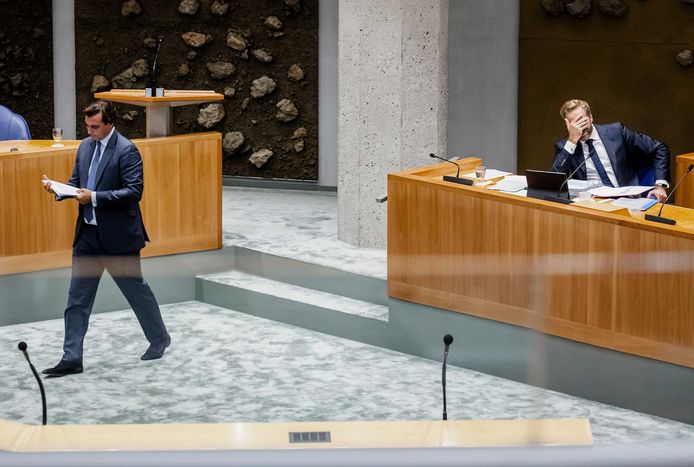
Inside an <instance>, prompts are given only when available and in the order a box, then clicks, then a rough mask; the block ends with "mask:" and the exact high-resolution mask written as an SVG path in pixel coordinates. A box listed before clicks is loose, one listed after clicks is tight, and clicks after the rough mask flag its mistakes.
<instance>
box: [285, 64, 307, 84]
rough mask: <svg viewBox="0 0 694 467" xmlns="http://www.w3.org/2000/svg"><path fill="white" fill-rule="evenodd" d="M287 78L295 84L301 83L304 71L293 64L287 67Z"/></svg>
mask: <svg viewBox="0 0 694 467" xmlns="http://www.w3.org/2000/svg"><path fill="white" fill-rule="evenodd" d="M287 78H289V79H290V80H292V81H295V82H297V81H301V80H302V79H304V70H302V69H301V67H300V66H299V65H297V64H296V63H295V64H293V65H292V66H290V67H289V71H287Z"/></svg>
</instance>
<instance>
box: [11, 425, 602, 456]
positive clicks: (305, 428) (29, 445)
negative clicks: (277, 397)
mask: <svg viewBox="0 0 694 467" xmlns="http://www.w3.org/2000/svg"><path fill="white" fill-rule="evenodd" d="M315 431H328V432H330V438H331V442H330V443H300V444H291V443H289V433H290V432H315ZM592 444H593V436H592V433H591V429H590V422H589V421H588V419H583V418H579V419H544V420H448V421H401V422H380V421H378V422H304V423H225V424H221V423H220V424H173V423H172V424H166V425H47V426H41V425H24V424H22V423H17V422H11V421H6V420H0V449H2V450H5V451H14V452H47V451H51V452H58V451H90V452H96V451H190V450H203V449H204V450H209V449H224V450H230V449H232V450H235V449H334V448H340V449H346V448H352V449H357V448H360V449H368V448H371V449H386V448H441V447H502V446H503V447H510V446H559V445H564V446H590V445H592Z"/></svg>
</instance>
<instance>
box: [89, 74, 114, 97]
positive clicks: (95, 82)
mask: <svg viewBox="0 0 694 467" xmlns="http://www.w3.org/2000/svg"><path fill="white" fill-rule="evenodd" d="M110 87H111V81H110V80H109V79H108V78H107V77H105V76H103V75H94V76H93V77H92V87H91V89H90V91H91V92H92V93H94V92H101V91H106V90H108V89H109V88H110Z"/></svg>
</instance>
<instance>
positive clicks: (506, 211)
mask: <svg viewBox="0 0 694 467" xmlns="http://www.w3.org/2000/svg"><path fill="white" fill-rule="evenodd" d="M442 170H443V171H444V172H446V173H450V170H451V169H448V168H445V165H443V164H438V165H436V166H432V167H428V168H424V169H417V170H409V171H404V172H399V173H392V174H389V176H388V294H389V296H391V297H394V298H399V299H403V300H409V301H413V302H417V303H422V304H425V305H431V306H435V307H439V308H444V309H448V310H454V311H458V312H462V313H467V314H471V315H475V316H480V317H483V318H488V319H493V320H497V321H502V322H506V323H511V324H515V325H520V326H524V327H528V328H532V329H536V330H539V331H542V332H545V333H548V334H552V335H556V336H561V337H564V338H568V339H573V340H576V341H580V342H585V343H588V344H592V345H596V346H600V347H605V348H608V349H613V350H617V351H621V352H626V353H631V354H635V355H640V356H644V357H649V358H653V359H658V360H663V361H666V362H671V363H675V364H678V365H683V366H687V367H690V368H694V305H693V304H694V210H691V209H687V208H681V207H675V206H666V207H665V210H664V212H663V215H667V216H668V217H674V218H677V219H679V220H678V224H677V225H675V226H669V225H663V224H657V223H653V222H648V221H645V220H643V219H641V218H639V217H630V216H627V217H624V216H619V215H616V214H612V213H605V212H599V211H593V210H588V209H585V208H581V207H576V206H565V205H561V204H555V203H550V202H547V201H543V200H536V199H532V198H525V197H520V196H516V195H512V194H505V193H500V192H495V191H492V190H489V189H484V188H477V187H469V186H462V185H456V184H452V183H448V182H443V181H442V180H440V175H441V171H442ZM453 170H455V169H453ZM657 209H658V205H656V206H654V207H653V208H651V211H650V212H652V211H656V210H657Z"/></svg>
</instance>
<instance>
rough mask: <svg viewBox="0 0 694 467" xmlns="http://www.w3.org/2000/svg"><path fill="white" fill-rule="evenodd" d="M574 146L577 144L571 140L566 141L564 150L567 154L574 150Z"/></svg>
mask: <svg viewBox="0 0 694 467" xmlns="http://www.w3.org/2000/svg"><path fill="white" fill-rule="evenodd" d="M576 147H578V145H577V144H574V143H572V142H571V141H567V142H566V144H565V145H564V150H565V151H566V152H568V153H569V154H573V153H574V152H576Z"/></svg>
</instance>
